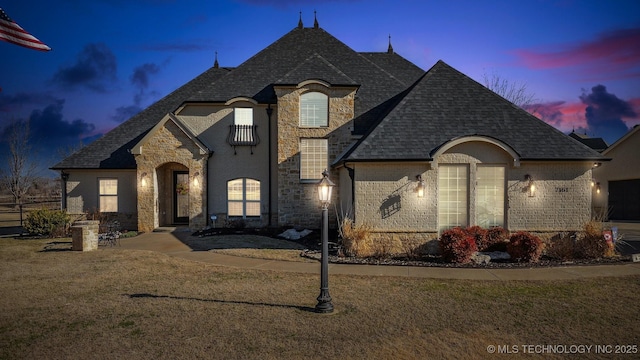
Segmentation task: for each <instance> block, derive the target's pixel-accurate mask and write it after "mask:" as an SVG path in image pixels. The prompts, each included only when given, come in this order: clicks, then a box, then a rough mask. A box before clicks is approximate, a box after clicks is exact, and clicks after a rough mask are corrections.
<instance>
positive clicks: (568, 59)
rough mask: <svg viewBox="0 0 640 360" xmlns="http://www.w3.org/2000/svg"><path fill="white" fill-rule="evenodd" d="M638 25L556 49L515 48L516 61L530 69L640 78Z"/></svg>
mask: <svg viewBox="0 0 640 360" xmlns="http://www.w3.org/2000/svg"><path fill="white" fill-rule="evenodd" d="M638 44H640V28H632V29H622V30H616V31H610V32H606V33H603V34H601V35H600V36H599V37H597V38H596V39H593V40H591V41H588V42H584V43H580V44H563V45H561V46H559V47H558V49H556V50H546V51H545V50H542V51H534V50H516V51H514V54H515V55H516V56H517V57H518V60H519V63H520V64H521V65H524V66H526V67H529V68H532V69H564V68H568V67H572V68H575V69H576V70H577V73H576V75H577V76H580V77H581V78H584V79H587V80H588V79H593V78H594V77H595V76H600V77H602V76H606V78H607V79H612V80H613V79H628V78H636V77H640V65H639V64H640V46H638Z"/></svg>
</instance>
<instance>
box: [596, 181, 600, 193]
mask: <svg viewBox="0 0 640 360" xmlns="http://www.w3.org/2000/svg"><path fill="white" fill-rule="evenodd" d="M596 194H600V183H596Z"/></svg>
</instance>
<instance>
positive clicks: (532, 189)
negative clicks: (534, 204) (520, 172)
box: [524, 174, 536, 197]
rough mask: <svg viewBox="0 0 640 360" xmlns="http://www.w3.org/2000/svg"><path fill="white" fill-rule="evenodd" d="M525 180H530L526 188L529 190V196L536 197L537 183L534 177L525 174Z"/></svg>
mask: <svg viewBox="0 0 640 360" xmlns="http://www.w3.org/2000/svg"><path fill="white" fill-rule="evenodd" d="M524 180H525V181H527V182H528V184H527V187H526V189H527V191H528V192H529V197H534V196H535V194H536V184H534V183H533V177H532V176H531V175H529V174H527V175H525V176H524Z"/></svg>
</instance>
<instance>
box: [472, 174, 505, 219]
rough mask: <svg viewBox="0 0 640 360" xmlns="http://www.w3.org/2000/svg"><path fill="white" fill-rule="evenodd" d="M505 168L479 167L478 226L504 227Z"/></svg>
mask: <svg viewBox="0 0 640 360" xmlns="http://www.w3.org/2000/svg"><path fill="white" fill-rule="evenodd" d="M504 192H505V168H504V167H503V166H478V189H477V194H476V198H477V206H476V208H477V213H478V225H479V226H482V227H484V228H490V227H492V226H504Z"/></svg>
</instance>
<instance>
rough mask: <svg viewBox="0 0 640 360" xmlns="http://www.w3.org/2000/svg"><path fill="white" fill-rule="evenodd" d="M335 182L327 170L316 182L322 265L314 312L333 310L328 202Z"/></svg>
mask: <svg viewBox="0 0 640 360" xmlns="http://www.w3.org/2000/svg"><path fill="white" fill-rule="evenodd" d="M334 185H335V184H334V183H333V182H332V181H331V180H329V172H328V171H327V170H326V169H325V171H324V172H322V180H320V183H319V184H318V198H319V200H320V203H322V261H321V262H322V265H321V266H320V295H319V296H318V304H316V309H315V310H316V312H317V313H322V314H328V313H331V312H333V304H332V303H331V295H329V202H330V201H331V191H332V190H333V186H334Z"/></svg>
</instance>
